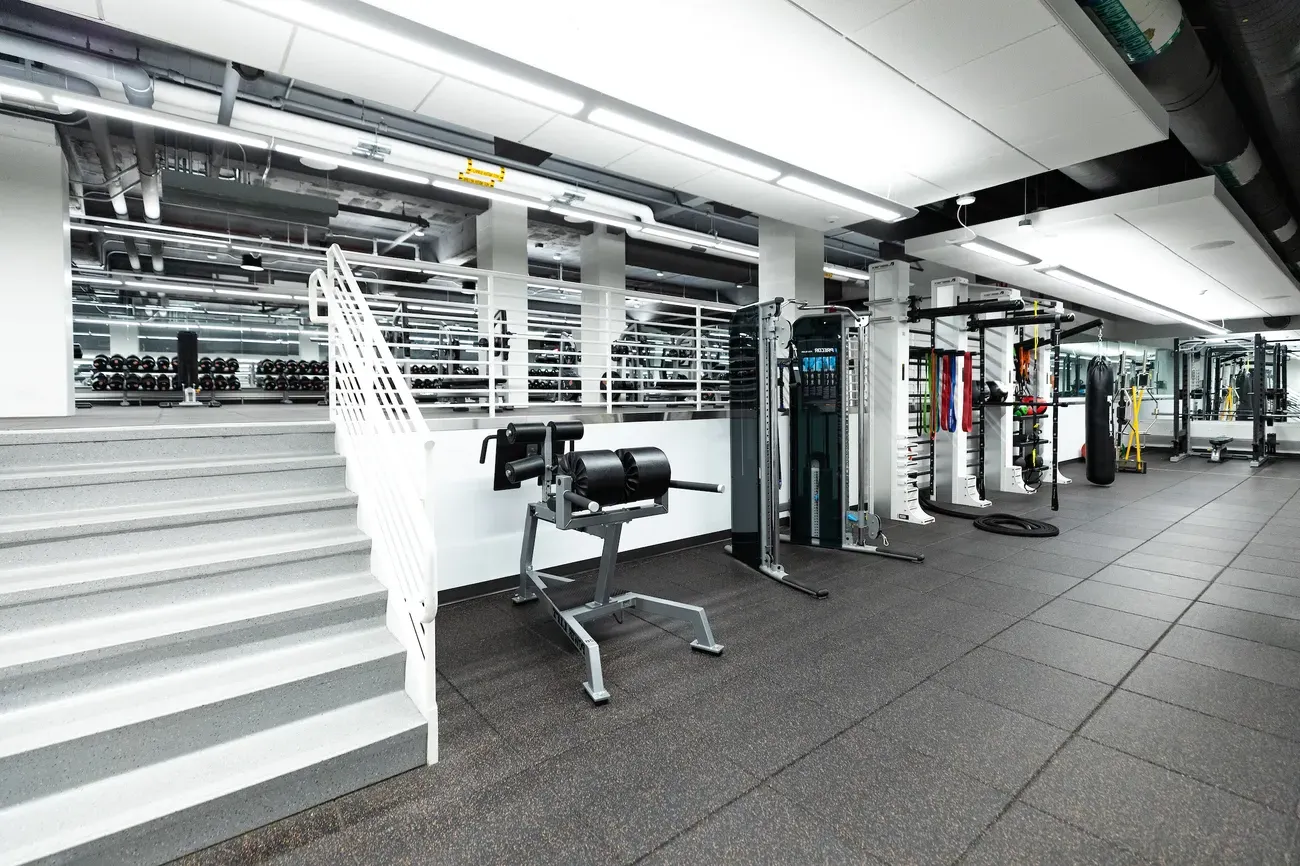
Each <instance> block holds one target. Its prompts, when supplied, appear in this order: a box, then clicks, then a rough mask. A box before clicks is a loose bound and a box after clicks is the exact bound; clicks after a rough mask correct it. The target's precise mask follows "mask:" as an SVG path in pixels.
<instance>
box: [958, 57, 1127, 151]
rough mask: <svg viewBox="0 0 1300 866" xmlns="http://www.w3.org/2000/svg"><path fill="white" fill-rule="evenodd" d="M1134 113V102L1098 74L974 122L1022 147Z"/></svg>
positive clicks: (981, 117)
mask: <svg viewBox="0 0 1300 866" xmlns="http://www.w3.org/2000/svg"><path fill="white" fill-rule="evenodd" d="M1133 110H1134V106H1133V103H1132V101H1131V100H1130V99H1129V98H1128V96H1127V95H1126V94H1125V93H1124V91H1122V90H1121V89H1120V88H1119V87H1117V86H1115V82H1114V80H1113V79H1111V78H1110V76H1108V75H1105V74H1103V73H1098V74H1097V75H1094V76H1092V77H1091V78H1086V79H1084V80H1083V81H1079V82H1076V83H1074V84H1070V85H1067V86H1066V87H1063V88H1061V89H1060V90H1053V91H1052V92H1051V93H1044V94H1043V95H1042V96H1037V97H1035V98H1033V99H1030V100H1029V101H1027V102H1021V103H1018V104H1016V105H1008V106H1005V107H1003V108H998V109H995V110H993V111H990V112H988V113H984V114H979V115H976V116H975V119H976V120H978V121H979V122H980V123H982V124H983V125H984V126H985V127H987V128H988V129H989V130H990V131H992V132H994V133H996V134H997V135H999V136H1001V137H1002V138H1004V139H1006V140H1007V141H1009V142H1012V143H1013V144H1020V143H1024V142H1029V141H1038V140H1041V139H1042V137H1043V130H1045V129H1048V130H1052V131H1053V132H1054V133H1055V134H1056V135H1073V134H1074V133H1076V132H1079V131H1084V130H1087V129H1088V128H1090V127H1091V126H1093V125H1095V124H1097V123H1099V122H1101V121H1103V120H1105V119H1107V118H1113V117H1119V116H1121V115H1124V114H1129V113H1131V112H1132V111H1133Z"/></svg>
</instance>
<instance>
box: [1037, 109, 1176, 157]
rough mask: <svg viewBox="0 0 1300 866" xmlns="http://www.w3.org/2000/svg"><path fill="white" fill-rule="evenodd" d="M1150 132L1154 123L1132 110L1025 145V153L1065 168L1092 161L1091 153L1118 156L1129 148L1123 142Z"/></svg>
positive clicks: (1153, 139)
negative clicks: (1117, 152) (1120, 151)
mask: <svg viewBox="0 0 1300 866" xmlns="http://www.w3.org/2000/svg"><path fill="white" fill-rule="evenodd" d="M1149 129H1150V124H1149V122H1148V121H1147V119H1146V116H1145V115H1143V114H1141V113H1139V112H1136V111H1131V112H1129V113H1128V114H1123V115H1120V116H1119V117H1112V118H1109V119H1107V120H1105V121H1103V122H1098V123H1095V124H1092V125H1091V126H1089V127H1087V128H1086V129H1081V130H1078V131H1076V132H1073V133H1068V134H1065V135H1058V136H1056V137H1055V138H1051V139H1048V140H1047V141H1036V142H1030V143H1026V144H1023V145H1021V150H1023V151H1024V152H1025V153H1027V154H1029V155H1030V156H1031V157H1033V158H1034V159H1035V160H1036V161H1037V162H1038V163H1040V164H1041V165H1043V166H1045V167H1046V168H1061V167H1063V166H1067V165H1075V164H1076V163H1080V162H1083V161H1084V160H1086V159H1092V157H1091V156H1089V154H1095V153H1114V152H1116V151H1118V150H1123V149H1125V148H1124V146H1122V145H1121V142H1127V141H1132V140H1133V139H1134V138H1138V137H1140V136H1141V134H1142V133H1143V132H1144V131H1146V130H1149ZM1156 140H1157V139H1156V138H1154V137H1153V138H1152V139H1151V141H1156ZM1148 143H1149V142H1148Z"/></svg>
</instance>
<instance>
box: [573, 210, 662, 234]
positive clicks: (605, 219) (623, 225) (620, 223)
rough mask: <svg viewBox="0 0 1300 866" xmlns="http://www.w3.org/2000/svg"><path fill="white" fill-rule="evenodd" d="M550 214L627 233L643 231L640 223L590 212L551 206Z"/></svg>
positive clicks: (643, 227)
mask: <svg viewBox="0 0 1300 866" xmlns="http://www.w3.org/2000/svg"><path fill="white" fill-rule="evenodd" d="M551 213H557V214H559V215H560V216H571V217H574V218H575V219H580V220H585V221H587V222H593V223H600V224H601V225H607V226H613V227H614V228H619V229H623V230H624V231H629V232H639V231H642V230H643V229H645V226H643V225H642V224H641V223H638V222H633V221H632V220H623V219H619V218H618V217H611V216H605V215H604V214H599V213H591V212H590V211H585V210H577V209H575V208H571V207H564V206H562V205H551Z"/></svg>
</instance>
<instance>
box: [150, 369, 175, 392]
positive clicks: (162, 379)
mask: <svg viewBox="0 0 1300 866" xmlns="http://www.w3.org/2000/svg"><path fill="white" fill-rule="evenodd" d="M154 378H155V379H156V380H157V384H158V390H159V391H170V390H171V389H172V380H171V377H170V376H168V375H167V374H166V373H159V374H158V375H157V376H155V377H154Z"/></svg>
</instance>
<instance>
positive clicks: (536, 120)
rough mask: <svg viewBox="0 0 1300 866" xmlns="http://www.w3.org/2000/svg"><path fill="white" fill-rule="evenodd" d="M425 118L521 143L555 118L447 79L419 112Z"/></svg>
mask: <svg viewBox="0 0 1300 866" xmlns="http://www.w3.org/2000/svg"><path fill="white" fill-rule="evenodd" d="M416 110H417V111H418V112H419V113H420V114H423V115H425V116H426V117H433V118H437V119H438V120H445V121H447V122H448V123H454V124H456V125H457V126H464V127H467V128H469V129H475V130H478V131H479V132H486V133H488V134H489V135H499V136H501V137H502V138H508V139H510V140H511V141H521V140H523V139H524V138H527V137H528V136H529V135H530V134H532V133H533V132H534V131H536V130H537V129H538V127H540V126H541V125H542V124H544V123H546V121H548V120H550V119H551V118H552V117H554V114H552V113H551V112H549V111H547V110H546V109H544V108H538V107H537V106H535V105H529V104H528V103H527V102H522V101H520V100H518V99H514V98H513V97H509V96H504V95H502V94H500V93H497V92H495V91H492V90H486V89H484V88H482V87H479V86H478V85H475V84H470V83H469V82H467V81H461V80H460V79H458V78H444V79H443V80H442V81H441V82H440V83H439V84H438V86H437V87H435V88H434V89H433V93H431V94H429V98H428V99H426V100H425V102H424V104H423V105H421V106H420V107H419V108H418V109H416Z"/></svg>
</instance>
